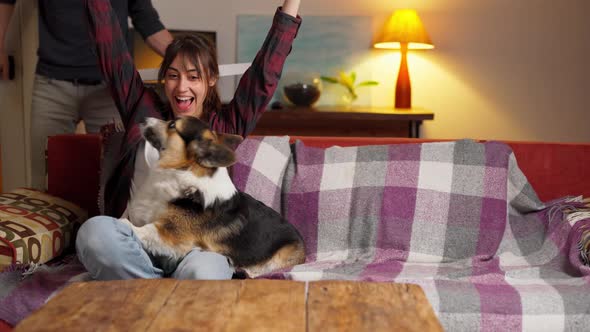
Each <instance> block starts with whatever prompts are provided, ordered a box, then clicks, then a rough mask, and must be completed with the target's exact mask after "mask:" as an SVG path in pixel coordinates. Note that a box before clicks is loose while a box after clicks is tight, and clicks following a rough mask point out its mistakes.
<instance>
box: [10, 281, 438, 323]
mask: <svg viewBox="0 0 590 332" xmlns="http://www.w3.org/2000/svg"><path fill="white" fill-rule="evenodd" d="M442 330H443V329H442V327H441V325H440V323H439V322H438V320H437V318H436V316H435V315H434V312H433V310H432V307H431V306H430V304H429V303H428V301H427V299H426V297H425V296H424V292H423V291H422V289H421V288H420V287H419V286H417V285H410V284H394V283H371V282H349V281H317V282H309V283H305V282H296V281H284V280H228V281H196V280H191V281H179V280H174V279H155V280H126V281H108V282H98V281H97V282H81V283H74V284H72V285H70V286H68V287H67V288H66V289H65V290H63V291H62V292H60V293H59V294H58V295H57V296H56V297H55V298H53V299H52V300H51V301H49V302H48V303H47V304H46V305H45V306H43V307H42V308H41V309H40V310H38V311H36V312H35V313H33V314H32V315H31V316H29V317H28V318H26V319H25V320H23V321H22V322H21V323H20V324H19V325H17V326H16V328H15V330H14V331H280V332H287V331H442Z"/></svg>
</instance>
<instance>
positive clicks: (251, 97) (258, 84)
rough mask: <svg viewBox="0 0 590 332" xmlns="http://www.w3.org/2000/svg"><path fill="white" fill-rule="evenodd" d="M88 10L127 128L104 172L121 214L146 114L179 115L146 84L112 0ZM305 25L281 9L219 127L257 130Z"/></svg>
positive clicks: (111, 203) (216, 117) (110, 210)
mask: <svg viewBox="0 0 590 332" xmlns="http://www.w3.org/2000/svg"><path fill="white" fill-rule="evenodd" d="M88 11H89V16H90V24H91V29H90V30H91V32H92V35H93V37H94V39H95V41H96V51H97V54H98V57H99V62H100V67H101V71H102V74H103V76H104V79H105V80H106V81H107V82H108V84H109V86H110V88H111V94H112V95H113V99H114V100H115V104H116V105H117V108H118V109H119V113H120V114H121V119H122V120H123V124H124V125H125V130H126V132H125V137H124V138H123V143H122V145H121V147H120V152H119V154H118V155H119V156H118V160H116V161H115V162H116V167H115V168H114V171H113V172H111V174H102V175H101V176H103V177H106V187H105V188H104V202H103V203H104V209H105V211H104V212H105V214H107V215H110V216H114V217H120V216H121V215H122V214H123V211H124V210H125V208H126V207H127V201H128V200H129V193H130V188H131V179H132V177H133V174H134V171H135V169H134V165H135V156H136V154H137V149H138V147H139V143H140V141H141V140H142V137H141V133H140V131H139V123H141V122H142V121H143V120H144V119H145V118H146V117H155V118H160V119H169V118H171V117H172V116H173V115H172V114H171V113H170V112H169V111H164V110H163V109H162V108H161V107H160V105H162V102H161V101H160V100H159V96H158V95H157V94H156V93H155V92H154V91H153V90H151V89H146V88H145V87H144V85H143V81H142V80H141V77H140V76H139V73H138V72H137V69H136V68H135V66H134V64H133V59H132V58H131V55H130V54H129V51H128V50H127V44H126V42H125V38H124V36H123V35H122V33H121V28H120V26H119V21H118V20H117V17H116V15H115V14H114V13H113V11H112V9H111V4H110V1H109V0H88ZM300 24H301V18H300V17H297V18H294V17H292V16H290V15H287V14H284V13H283V12H282V11H281V9H280V8H279V9H277V11H276V13H275V16H274V19H273V24H272V27H271V28H270V31H269V32H268V35H267V36H266V39H265V41H264V43H263V45H262V47H261V49H260V51H258V54H257V55H256V57H255V58H254V60H253V62H252V65H251V66H250V68H249V69H248V70H247V71H246V72H245V73H244V75H243V76H242V78H241V80H240V83H239V85H238V88H237V90H236V92H235V94H234V97H233V99H232V100H231V102H230V103H229V107H228V109H227V110H224V111H223V112H214V113H212V114H211V116H210V118H209V123H210V126H211V128H212V129H213V130H215V131H217V132H223V133H231V134H238V135H242V136H243V137H246V136H247V135H248V134H249V133H250V132H252V130H254V127H255V126H256V121H257V120H258V118H259V117H260V115H261V114H262V113H263V112H264V111H265V110H266V107H267V105H268V103H269V102H270V100H271V98H272V96H273V94H274V92H275V90H276V88H277V84H278V81H279V79H280V76H281V71H282V69H283V65H284V63H285V60H286V58H287V55H288V54H289V52H290V51H291V45H292V43H293V40H294V39H295V36H296V34H297V31H298V29H299V26H300ZM103 183H104V182H103Z"/></svg>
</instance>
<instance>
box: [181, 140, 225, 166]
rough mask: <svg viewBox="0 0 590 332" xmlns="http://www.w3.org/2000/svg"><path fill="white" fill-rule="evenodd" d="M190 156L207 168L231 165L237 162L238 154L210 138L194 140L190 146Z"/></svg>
mask: <svg viewBox="0 0 590 332" xmlns="http://www.w3.org/2000/svg"><path fill="white" fill-rule="evenodd" d="M188 150H189V156H190V158H194V159H195V161H196V162H197V163H198V164H199V165H201V166H203V167H207V168H216V167H229V166H231V165H233V164H234V163H235V162H236V154H235V153H234V151H233V150H232V149H230V148H229V147H228V146H226V145H224V144H217V143H213V142H211V141H209V140H204V141H200V142H199V141H193V142H191V143H190V144H189V146H188Z"/></svg>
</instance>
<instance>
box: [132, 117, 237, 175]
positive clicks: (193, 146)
mask: <svg viewBox="0 0 590 332" xmlns="http://www.w3.org/2000/svg"><path fill="white" fill-rule="evenodd" d="M140 128H141V134H142V135H143V137H144V138H145V139H146V140H147V141H148V142H150V144H151V145H153V146H154V147H155V148H156V149H158V150H159V151H160V162H159V166H160V167H161V168H168V169H188V168H191V167H193V166H198V168H205V169H216V168H218V167H228V166H231V165H233V164H234V163H235V161H236V155H235V152H234V149H235V148H236V147H237V145H238V144H239V143H240V142H241V141H242V137H241V136H238V135H230V134H218V133H215V132H214V131H212V130H210V129H209V126H208V125H207V124H206V123H205V122H203V121H201V120H199V119H197V118H195V117H190V116H187V117H180V118H177V119H175V120H171V121H162V120H158V119H155V118H147V119H146V121H145V122H144V123H143V124H141V126H140Z"/></svg>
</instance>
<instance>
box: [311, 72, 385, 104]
mask: <svg viewBox="0 0 590 332" xmlns="http://www.w3.org/2000/svg"><path fill="white" fill-rule="evenodd" d="M320 78H321V79H322V81H324V82H328V83H334V84H340V85H342V86H343V87H345V88H346V90H347V91H348V93H349V94H350V97H351V98H352V100H356V99H357V98H358V95H357V93H356V89H357V88H359V87H362V86H375V85H378V84H379V82H377V81H362V82H359V83H356V73H355V72H350V74H347V73H345V72H343V71H340V72H339V76H338V77H330V76H320Z"/></svg>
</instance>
